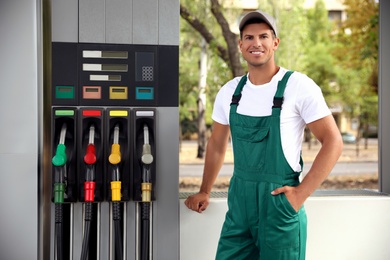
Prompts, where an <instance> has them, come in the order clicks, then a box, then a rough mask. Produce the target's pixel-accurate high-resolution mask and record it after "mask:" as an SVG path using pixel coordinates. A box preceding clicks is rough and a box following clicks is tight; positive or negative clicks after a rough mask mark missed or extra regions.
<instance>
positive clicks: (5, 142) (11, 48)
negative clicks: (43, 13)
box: [0, 1, 38, 169]
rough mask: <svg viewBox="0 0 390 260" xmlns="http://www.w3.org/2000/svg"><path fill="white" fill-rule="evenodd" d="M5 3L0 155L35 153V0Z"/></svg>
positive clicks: (0, 16)
mask: <svg viewBox="0 0 390 260" xmlns="http://www.w3.org/2000/svg"><path fill="white" fill-rule="evenodd" d="M5 2H6V3H4V2H3V1H1V4H0V24H1V26H0V35H1V39H2V40H1V47H0V57H1V60H0V77H1V85H2V87H1V95H0V104H1V107H2V109H0V122H1V136H0V143H1V145H0V155H1V154H11V153H20V154H31V153H34V154H37V149H38V148H37V135H38V133H37V119H38V115H37V113H38V108H37V102H38V101H37V98H38V96H37V94H38V90H37V88H38V72H37V69H38V68H37V63H38V61H37V27H36V24H37V21H36V19H37V18H36V9H37V7H36V3H35V1H32V2H28V4H27V3H24V2H19V1H16V2H14V1H5ZM4 25H5V26H4ZM34 167H35V169H36V165H34V166H33V167H32V168H34Z"/></svg>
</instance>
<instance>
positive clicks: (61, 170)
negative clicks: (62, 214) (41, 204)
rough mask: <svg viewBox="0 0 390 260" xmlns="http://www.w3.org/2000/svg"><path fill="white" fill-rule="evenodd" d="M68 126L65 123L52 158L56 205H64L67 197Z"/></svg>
mask: <svg viewBox="0 0 390 260" xmlns="http://www.w3.org/2000/svg"><path fill="white" fill-rule="evenodd" d="M66 128H67V126H66V124H65V123H64V124H63V125H62V128H61V132H60V140H59V142H58V145H57V148H56V153H55V155H54V156H53V158H52V160H51V161H52V164H53V165H54V167H55V172H54V203H63V202H64V196H65V176H66V162H67V155H66V146H65V137H66Z"/></svg>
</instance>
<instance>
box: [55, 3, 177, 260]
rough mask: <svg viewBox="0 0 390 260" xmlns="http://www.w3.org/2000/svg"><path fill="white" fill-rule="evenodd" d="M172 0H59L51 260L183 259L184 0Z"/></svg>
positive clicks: (56, 31)
mask: <svg viewBox="0 0 390 260" xmlns="http://www.w3.org/2000/svg"><path fill="white" fill-rule="evenodd" d="M160 2H161V1H160ZM163 2H164V4H161V3H159V2H158V1H157V2H156V1H109V0H105V1H91V0H76V1H65V2H64V1H59V0H53V1H52V19H51V20H52V27H53V29H52V35H53V36H52V43H51V65H52V66H51V75H52V82H51V83H52V84H51V91H50V92H51V109H52V119H51V120H52V138H51V140H52V144H51V146H52V157H53V160H52V166H51V167H52V169H51V172H52V176H53V178H52V198H53V199H52V204H53V205H52V209H51V211H52V212H51V215H52V216H54V217H55V221H52V224H51V232H50V233H51V234H50V240H51V243H50V244H51V252H50V259H53V260H62V259H71V260H75V259H77V260H78V259H81V260H87V259H88V260H92V259H93V260H95V259H97V260H106V259H109V260H158V259H162V260H165V259H170V260H175V259H179V219H178V215H179V205H178V204H179V196H178V168H179V167H178V147H179V144H178V141H179V138H178V128H179V127H178V123H179V122H178V119H179V117H178V37H177V39H176V38H175V40H174V41H172V42H174V44H172V43H171V40H170V39H168V38H164V37H166V36H167V35H174V36H178V31H179V30H178V29H179V27H178V20H179V9H178V7H179V2H178V1H176V0H175V1H174V0H163ZM167 7H174V8H175V9H176V11H177V14H176V15H177V20H175V19H173V20H172V13H171V12H166V11H167V10H168V9H169V8H168V9H167ZM59 14H61V15H59ZM65 14H66V15H65ZM151 14H154V15H151ZM64 17H67V19H66V21H64V20H61V19H63V18H64ZM146 19H147V21H146ZM154 19H155V20H154ZM70 21H72V22H70ZM75 21H77V22H75ZM125 22H129V23H130V25H131V28H132V30H127V29H128V28H125V27H124V26H126V24H125ZM131 23H132V24H131ZM65 25H66V26H65ZM114 25H115V26H114ZM150 26H152V28H151V27H150ZM172 26H173V27H175V28H177V34H176V33H173V34H172V32H171V30H172V28H173V27H172ZM159 31H160V32H159ZM158 32H159V33H158ZM102 33H103V34H104V35H105V37H103V38H102V37H100V36H101V35H102ZM156 33H157V34H156ZM126 34H129V35H127V36H126ZM144 35H149V36H151V37H147V38H145V37H144ZM156 35H160V36H158V37H159V38H158V39H154V40H153V41H150V40H151V39H152V38H153V37H154V36H156ZM124 36H125V37H124ZM124 38H125V39H124ZM163 42H164V44H161V43H163ZM167 249H169V250H167Z"/></svg>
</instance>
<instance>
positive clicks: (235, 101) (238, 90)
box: [230, 75, 247, 106]
mask: <svg viewBox="0 0 390 260" xmlns="http://www.w3.org/2000/svg"><path fill="white" fill-rule="evenodd" d="M246 80H247V76H246V75H244V76H242V78H241V80H240V82H239V83H238V85H237V87H236V90H235V91H234V94H233V96H232V102H231V103H230V106H231V105H236V106H237V105H238V102H239V101H240V99H241V91H242V89H243V88H244V86H245V84H246Z"/></svg>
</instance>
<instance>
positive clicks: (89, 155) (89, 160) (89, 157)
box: [84, 144, 96, 165]
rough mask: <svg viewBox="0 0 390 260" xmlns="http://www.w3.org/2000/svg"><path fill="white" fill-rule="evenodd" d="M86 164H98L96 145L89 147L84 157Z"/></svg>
mask: <svg viewBox="0 0 390 260" xmlns="http://www.w3.org/2000/svg"><path fill="white" fill-rule="evenodd" d="M84 162H85V163H86V164H90V165H91V164H95V163H96V148H95V145H93V144H89V145H88V146H87V151H86V153H85V155H84Z"/></svg>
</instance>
